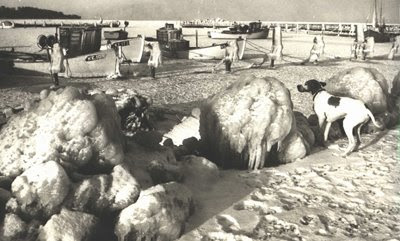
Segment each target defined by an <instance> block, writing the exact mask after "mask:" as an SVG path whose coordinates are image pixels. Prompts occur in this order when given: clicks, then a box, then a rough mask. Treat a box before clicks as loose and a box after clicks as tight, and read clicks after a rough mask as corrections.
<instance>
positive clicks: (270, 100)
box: [200, 76, 307, 169]
mask: <svg viewBox="0 0 400 241" xmlns="http://www.w3.org/2000/svg"><path fill="white" fill-rule="evenodd" d="M292 109H293V104H292V101H291V99H290V93H289V90H288V89H287V88H286V87H285V86H284V84H283V83H282V82H280V81H278V80H277V79H275V78H270V77H266V78H256V77H254V76H248V77H246V78H244V79H241V80H239V81H237V82H235V83H233V84H232V85H231V86H229V87H228V88H227V89H226V90H224V91H222V92H220V93H218V94H216V95H215V96H213V97H212V98H211V99H209V100H208V101H207V102H206V103H205V104H204V105H203V106H202V109H201V115H200V135H201V139H202V142H203V151H204V153H205V155H206V156H207V157H208V158H210V160H212V161H214V162H216V163H217V164H219V165H221V166H222V167H224V168H241V169H243V168H248V169H259V168H262V167H263V166H264V164H265V162H266V160H267V159H268V156H269V154H270V152H271V151H272V150H273V148H272V147H273V146H275V145H276V147H277V148H274V149H277V152H278V155H279V156H280V159H279V162H280V163H287V162H291V161H294V160H295V159H297V158H302V157H304V156H305V155H306V153H307V144H306V140H305V139H304V138H303V137H302V134H301V133H300V132H299V131H298V130H297V128H296V121H295V117H294V114H293V110H292ZM267 162H268V161H267Z"/></svg>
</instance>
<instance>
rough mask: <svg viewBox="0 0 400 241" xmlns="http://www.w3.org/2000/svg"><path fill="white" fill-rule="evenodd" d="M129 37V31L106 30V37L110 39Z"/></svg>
mask: <svg viewBox="0 0 400 241" xmlns="http://www.w3.org/2000/svg"><path fill="white" fill-rule="evenodd" d="M127 38H128V32H126V31H122V30H117V31H104V39H107V40H108V39H109V40H121V39H127Z"/></svg>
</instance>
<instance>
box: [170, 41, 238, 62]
mask: <svg viewBox="0 0 400 241" xmlns="http://www.w3.org/2000/svg"><path fill="white" fill-rule="evenodd" d="M237 43H238V47H239V55H238V57H239V59H242V58H243V55H244V50H245V48H246V39H242V38H239V39H238V40H237ZM223 45H226V44H225V43H223V44H213V45H211V46H206V47H192V48H189V49H187V50H177V51H163V54H164V56H166V57H173V58H179V59H195V60H211V59H223V58H224V57H225V49H223V47H222V46H223Z"/></svg>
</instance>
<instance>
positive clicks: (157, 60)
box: [145, 42, 162, 79]
mask: <svg viewBox="0 0 400 241" xmlns="http://www.w3.org/2000/svg"><path fill="white" fill-rule="evenodd" d="M145 51H146V52H150V57H149V61H148V62H147V65H148V66H149V69H150V75H151V77H152V78H153V79H154V78H155V77H156V69H157V68H158V66H160V65H162V53H161V49H160V45H159V44H158V43H157V42H155V43H151V44H150V43H149V44H147V45H146V47H145Z"/></svg>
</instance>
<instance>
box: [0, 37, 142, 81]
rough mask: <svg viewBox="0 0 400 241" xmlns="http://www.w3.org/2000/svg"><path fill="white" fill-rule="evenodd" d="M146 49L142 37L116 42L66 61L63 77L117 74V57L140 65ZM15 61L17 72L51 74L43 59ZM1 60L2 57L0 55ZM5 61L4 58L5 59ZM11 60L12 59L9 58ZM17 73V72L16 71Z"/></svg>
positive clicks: (28, 55)
mask: <svg viewBox="0 0 400 241" xmlns="http://www.w3.org/2000/svg"><path fill="white" fill-rule="evenodd" d="M143 49H144V38H143V37H141V36H138V37H135V38H131V39H127V40H121V41H116V42H113V43H112V44H111V46H109V48H107V49H105V50H100V51H96V52H93V53H89V54H83V55H79V56H74V57H72V58H65V59H64V66H65V72H64V73H60V76H63V77H79V78H82V77H105V76H109V75H111V74H114V73H115V69H116V64H119V62H118V61H117V56H118V55H120V56H119V57H121V58H123V59H124V62H127V63H129V64H130V65H133V64H136V63H140V61H141V59H142V55H143ZM21 56H23V54H21V53H20V54H19V56H18V58H14V59H13V68H14V69H16V70H27V71H32V72H36V73H38V74H43V75H46V74H49V65H50V63H49V61H48V59H43V58H40V59H39V58H36V59H35V58H34V57H32V54H26V56H27V57H21ZM0 59H1V55H0ZM3 59H4V58H3ZM9 59H10V57H9ZM14 72H16V71H14Z"/></svg>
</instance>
